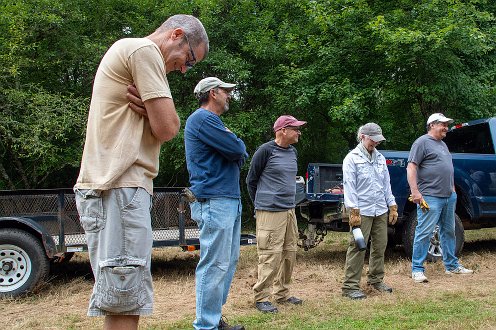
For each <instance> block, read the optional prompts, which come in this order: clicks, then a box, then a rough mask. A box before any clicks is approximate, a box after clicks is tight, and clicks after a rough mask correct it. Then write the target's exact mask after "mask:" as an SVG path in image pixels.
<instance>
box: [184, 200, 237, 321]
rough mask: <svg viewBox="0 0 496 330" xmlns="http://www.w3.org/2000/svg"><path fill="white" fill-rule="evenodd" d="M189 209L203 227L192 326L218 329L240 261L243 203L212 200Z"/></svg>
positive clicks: (194, 218) (194, 203) (198, 203)
mask: <svg viewBox="0 0 496 330" xmlns="http://www.w3.org/2000/svg"><path fill="white" fill-rule="evenodd" d="M190 206H191V217H192V219H193V220H195V221H196V222H197V223H198V227H199V228H200V261H199V262H198V265H197V267H196V278H195V280H196V320H195V321H194V322H193V327H194V328H195V329H217V326H218V325H219V321H220V318H221V316H222V305H224V304H225V303H226V301H227V295H228V293H229V288H230V287H231V282H232V279H233V277H234V272H235V271H236V265H237V264H238V259H239V243H240V236H241V200H240V199H237V198H211V199H207V201H206V202H201V203H200V202H193V203H191V204H190Z"/></svg>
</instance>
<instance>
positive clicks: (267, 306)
mask: <svg viewBox="0 0 496 330" xmlns="http://www.w3.org/2000/svg"><path fill="white" fill-rule="evenodd" d="M255 306H257V309H258V310H259V311H261V312H262V313H277V312H278V310H277V307H276V306H274V305H272V303H271V302H270V301H261V302H257V303H255Z"/></svg>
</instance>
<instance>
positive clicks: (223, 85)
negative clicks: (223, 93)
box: [219, 83, 236, 89]
mask: <svg viewBox="0 0 496 330" xmlns="http://www.w3.org/2000/svg"><path fill="white" fill-rule="evenodd" d="M219 87H220V88H225V89H233V88H234V87H236V84H228V83H222V84H220V85H219Z"/></svg>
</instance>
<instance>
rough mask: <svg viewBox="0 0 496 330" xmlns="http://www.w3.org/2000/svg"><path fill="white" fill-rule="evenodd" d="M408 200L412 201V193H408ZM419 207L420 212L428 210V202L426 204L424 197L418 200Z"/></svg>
mask: <svg viewBox="0 0 496 330" xmlns="http://www.w3.org/2000/svg"><path fill="white" fill-rule="evenodd" d="M408 200H409V201H410V202H413V198H412V195H410V197H408ZM419 206H420V209H421V210H422V213H425V212H428V211H429V209H430V208H429V204H427V202H426V201H425V199H423V198H422V200H421V201H420V204H419Z"/></svg>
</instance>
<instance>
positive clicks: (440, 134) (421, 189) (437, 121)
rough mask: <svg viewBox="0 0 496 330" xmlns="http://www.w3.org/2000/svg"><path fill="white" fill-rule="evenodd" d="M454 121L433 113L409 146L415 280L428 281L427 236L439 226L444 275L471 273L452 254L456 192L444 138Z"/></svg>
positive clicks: (417, 281) (408, 175) (408, 173)
mask: <svg viewBox="0 0 496 330" xmlns="http://www.w3.org/2000/svg"><path fill="white" fill-rule="evenodd" d="M452 122H453V120H452V119H450V118H446V117H445V116H444V115H443V114H442V113H434V114H432V115H431V116H430V117H429V119H427V134H424V135H422V136H421V137H419V138H418V139H417V140H415V142H414V143H413V145H412V148H411V150H410V155H409V156H408V167H407V178H408V184H409V185H410V190H411V192H412V200H413V202H414V203H416V204H417V221H418V224H417V227H416V228H415V237H414V240H413V253H412V279H413V281H414V282H416V283H423V282H427V277H426V276H425V274H424V270H425V268H424V261H425V259H426V258H427V253H428V249H429V243H430V238H431V236H432V233H433V231H434V229H435V226H436V225H439V238H440V243H441V248H442V250H443V263H444V267H445V269H446V274H472V273H473V271H472V270H471V269H466V268H465V267H463V266H462V265H461V264H460V263H459V262H458V258H457V257H456V255H455V244H456V237H455V207H456V197H457V196H456V191H455V182H454V178H453V173H454V171H453V161H452V158H451V154H450V152H449V150H448V147H447V146H446V143H444V141H443V139H444V138H445V137H446V133H447V132H448V125H449V124H451V123H452ZM423 200H424V201H425V202H426V203H427V204H428V205H429V210H428V211H427V212H425V211H423V210H422V209H421V203H422V201H423Z"/></svg>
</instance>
